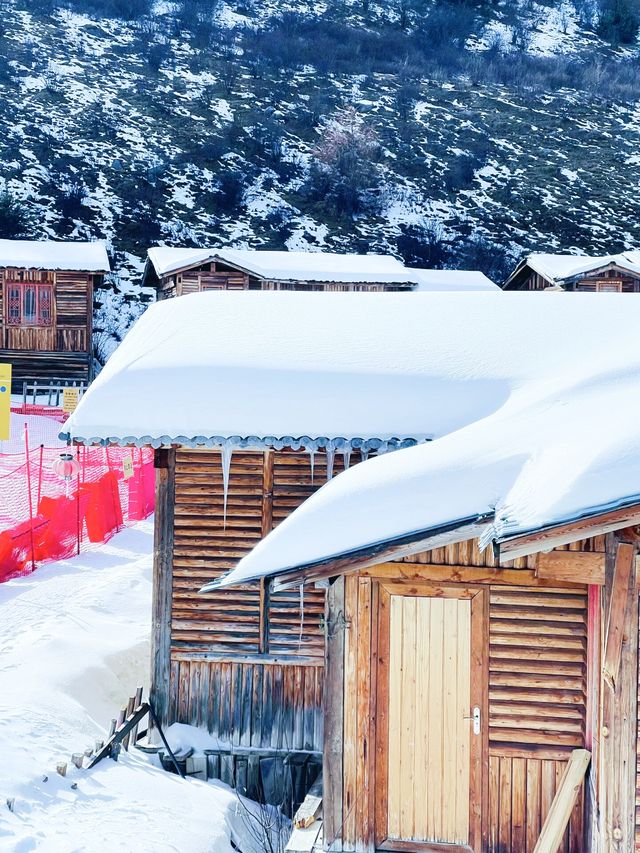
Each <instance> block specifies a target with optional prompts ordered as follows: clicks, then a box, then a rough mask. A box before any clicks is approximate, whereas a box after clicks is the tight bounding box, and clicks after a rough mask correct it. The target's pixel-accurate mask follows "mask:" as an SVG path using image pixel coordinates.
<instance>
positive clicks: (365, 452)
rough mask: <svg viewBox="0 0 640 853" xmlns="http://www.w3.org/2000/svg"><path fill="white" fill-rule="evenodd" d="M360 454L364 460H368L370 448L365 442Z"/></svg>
mask: <svg viewBox="0 0 640 853" xmlns="http://www.w3.org/2000/svg"><path fill="white" fill-rule="evenodd" d="M360 456H361V457H362V461H363V462H366V461H367V459H368V458H369V448H368V447H365V446H364V444H363V445H362V447H361V448H360Z"/></svg>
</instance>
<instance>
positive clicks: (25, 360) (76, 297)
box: [0, 269, 101, 391]
mask: <svg viewBox="0 0 640 853" xmlns="http://www.w3.org/2000/svg"><path fill="white" fill-rule="evenodd" d="M100 280H101V276H94V275H93V274H89V273H84V272H75V271H69V272H65V271H51V270H24V269H0V360H2V361H9V362H11V364H12V365H13V380H14V390H16V391H19V390H21V383H22V380H23V379H37V380H43V381H48V380H50V379H58V378H59V379H66V380H75V381H81V382H88V381H89V380H90V379H91V363H92V362H91V346H92V344H91V333H92V314H93V288H94V284H96V283H98V282H99V281H100ZM10 282H18V283H24V282H33V283H39V284H50V285H51V287H52V288H53V304H52V312H51V313H52V323H51V325H48V326H27V325H16V326H12V325H9V324H8V322H7V316H6V312H7V300H6V293H5V291H6V287H7V286H8V284H9V283H10Z"/></svg>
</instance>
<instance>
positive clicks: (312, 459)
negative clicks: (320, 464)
mask: <svg viewBox="0 0 640 853" xmlns="http://www.w3.org/2000/svg"><path fill="white" fill-rule="evenodd" d="M307 453H308V454H309V465H310V466H311V485H312V486H313V471H314V468H315V464H316V451H315V448H314V447H307Z"/></svg>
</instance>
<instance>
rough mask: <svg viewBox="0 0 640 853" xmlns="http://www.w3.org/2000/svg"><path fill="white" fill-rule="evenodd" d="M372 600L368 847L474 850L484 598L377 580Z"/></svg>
mask: <svg viewBox="0 0 640 853" xmlns="http://www.w3.org/2000/svg"><path fill="white" fill-rule="evenodd" d="M378 600H379V607H380V611H379V618H378V632H379V633H378V650H377V657H378V660H377V679H376V684H377V687H376V826H375V830H376V846H377V847H378V849H382V850H407V851H413V850H415V851H452V853H454V851H479V850H480V849H481V823H482V788H483V780H482V758H483V752H484V748H483V746H484V742H485V740H486V723H485V720H486V707H485V706H486V701H484V699H483V697H484V695H485V693H486V691H485V690H484V689H483V685H484V684H485V673H484V671H483V661H484V660H485V656H484V654H483V643H484V639H483V621H484V609H485V605H484V593H483V592H482V591H479V590H476V589H470V588H468V587H465V588H451V589H443V588H434V587H428V586H426V585H425V586H416V585H414V584H405V583H382V584H381V585H380V593H379V599H378Z"/></svg>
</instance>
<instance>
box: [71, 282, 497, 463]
mask: <svg viewBox="0 0 640 853" xmlns="http://www.w3.org/2000/svg"><path fill="white" fill-rule="evenodd" d="M481 296H490V297H494V298H497V299H498V300H501V299H504V298H505V296H504V294H503V293H502V292H500V291H497V292H496V293H490V294H463V293H456V294H448V295H447V296H444V295H441V294H428V293H416V294H412V295H411V296H409V295H407V294H406V293H300V292H261V291H235V292H228V291H212V292H208V293H196V294H191V295H188V296H182V297H180V298H179V299H171V300H165V301H161V302H157V303H155V304H154V305H152V306H151V307H150V308H149V309H148V310H147V311H146V312H145V313H144V314H143V315H142V317H141V318H140V319H139V320H138V321H137V323H136V324H135V325H134V326H133V328H132V329H131V330H130V332H129V333H128V334H127V336H126V337H125V339H124V341H123V342H122V343H121V345H120V346H119V347H118V349H117V350H116V352H115V353H114V354H113V355H112V356H111V358H110V359H109V361H108V362H107V364H106V366H105V367H104V369H103V371H102V372H101V373H100V375H99V376H98V377H97V379H96V380H95V381H94V382H93V384H92V385H91V387H90V388H89V390H88V392H87V393H86V394H85V395H84V396H83V398H82V401H81V403H80V405H79V406H78V408H77V409H76V411H75V412H74V413H73V415H72V416H71V418H70V419H69V420H68V421H67V424H66V428H67V430H68V434H69V436H70V437H71V438H72V439H74V440H78V441H83V442H87V443H91V442H97V441H103V442H106V441H112V442H119V443H121V444H130V443H135V444H152V445H155V446H160V445H162V444H173V443H178V444H184V445H187V446H195V445H209V446H213V445H219V444H221V443H226V442H227V441H230V442H232V443H233V444H235V445H236V446H242V445H243V443H244V446H246V445H247V444H251V445H254V444H256V443H261V442H263V441H264V440H266V442H267V444H269V445H271V446H283V445H284V444H290V442H291V439H292V438H293V439H295V440H296V441H298V443H299V445H300V444H301V445H302V446H313V445H314V444H317V443H318V442H317V439H325V440H324V441H321V442H320V444H321V445H322V446H324V445H325V444H326V443H327V441H326V440H334V439H345V440H346V441H347V442H348V443H350V444H351V445H352V446H356V447H358V446H360V444H361V441H363V440H364V441H370V444H369V445H368V446H376V442H378V443H379V442H380V441H388V440H391V439H399V440H401V441H402V440H410V441H419V440H422V439H426V438H429V437H431V436H432V435H434V434H440V433H441V432H443V431H448V430H449V429H452V428H454V427H455V425H457V424H460V423H464V422H465V421H466V419H467V417H468V413H469V411H472V412H477V411H478V410H479V409H482V408H483V406H486V407H487V411H490V410H491V407H492V396H493V394H495V393H497V394H498V395H499V396H500V395H502V394H503V393H504V391H503V389H502V385H501V382H494V381H493V380H491V381H485V379H484V378H479V379H478V381H477V382H469V383H466V385H465V387H466V394H465V396H464V397H462V396H461V397H460V399H459V403H458V404H456V405H453V404H452V403H450V402H448V400H449V396H450V395H449V389H448V387H447V385H446V383H443V382H442V379H441V378H440V376H439V375H438V367H437V365H436V364H435V363H434V362H433V360H432V354H433V352H434V348H435V341H436V340H437V341H439V342H441V346H442V352H443V353H445V352H446V353H448V356H447V357H448V358H450V359H451V365H452V366H453V365H454V362H455V354H456V352H457V350H458V348H460V347H461V348H462V349H463V350H464V349H466V348H468V346H469V345H470V344H469V342H468V341H466V340H465V338H464V337H460V329H466V327H467V326H473V325H474V322H473V319H472V317H473V312H474V310H475V309H474V305H472V304H469V303H468V302H467V300H468V299H472V298H474V299H475V298H477V297H481ZM447 299H448V300H450V301H446V300H447ZM434 300H437V301H434ZM442 300H445V302H446V304H447V306H448V308H447V312H446V313H447V316H446V317H444V316H441V317H440V321H441V323H444V326H443V325H441V324H440V323H438V322H434V315H433V311H432V306H436V305H443V304H444V303H443V301H442ZM474 304H475V303H474ZM465 318H467V319H466V320H465ZM481 360H482V359H481ZM496 370H497V371H498V372H500V370H501V368H500V367H499V366H496ZM343 444H344V442H342V441H338V442H335V441H334V446H335V447H337V448H338V449H339V448H340V447H342V446H343Z"/></svg>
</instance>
